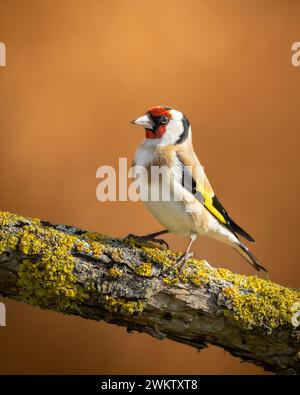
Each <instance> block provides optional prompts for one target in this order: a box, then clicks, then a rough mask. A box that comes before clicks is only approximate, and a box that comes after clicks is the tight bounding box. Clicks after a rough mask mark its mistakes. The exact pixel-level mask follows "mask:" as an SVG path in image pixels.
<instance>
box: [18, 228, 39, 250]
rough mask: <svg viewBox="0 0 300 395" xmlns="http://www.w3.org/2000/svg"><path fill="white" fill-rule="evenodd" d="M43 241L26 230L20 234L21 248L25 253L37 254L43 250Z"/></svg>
mask: <svg viewBox="0 0 300 395" xmlns="http://www.w3.org/2000/svg"><path fill="white" fill-rule="evenodd" d="M42 247H43V242H42V241H41V240H40V239H39V238H38V237H36V236H35V235H34V234H33V233H30V232H29V231H27V230H24V231H23V232H22V233H21V235H20V244H19V249H20V251H21V252H23V254H25V255H37V254H39V253H40V252H41V249H42Z"/></svg>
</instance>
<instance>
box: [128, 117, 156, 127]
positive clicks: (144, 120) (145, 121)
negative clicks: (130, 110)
mask: <svg viewBox="0 0 300 395" xmlns="http://www.w3.org/2000/svg"><path fill="white" fill-rule="evenodd" d="M131 123H133V124H134V125H140V126H143V127H144V128H145V129H153V122H152V120H151V118H150V117H149V115H147V114H146V115H143V116H142V117H139V118H136V119H134V120H133V121H131Z"/></svg>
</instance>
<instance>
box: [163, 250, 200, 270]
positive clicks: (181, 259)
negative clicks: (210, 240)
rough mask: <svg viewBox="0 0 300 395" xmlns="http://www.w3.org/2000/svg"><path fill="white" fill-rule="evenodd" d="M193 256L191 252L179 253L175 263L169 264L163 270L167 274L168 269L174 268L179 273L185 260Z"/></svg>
mask: <svg viewBox="0 0 300 395" xmlns="http://www.w3.org/2000/svg"><path fill="white" fill-rule="evenodd" d="M193 256H194V253H193V252H185V253H184V254H182V255H180V257H178V258H177V260H176V262H175V264H174V265H173V266H170V267H169V268H168V269H167V270H166V271H165V272H166V274H168V273H169V272H170V271H173V270H174V269H175V270H176V269H177V270H178V274H181V273H182V271H183V269H184V267H185V264H186V263H187V261H188V260H189V259H190V258H192V257H193Z"/></svg>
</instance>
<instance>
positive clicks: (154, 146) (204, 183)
mask: <svg viewBox="0 0 300 395" xmlns="http://www.w3.org/2000/svg"><path fill="white" fill-rule="evenodd" d="M132 123H133V124H135V125H140V126H142V127H143V128H144V129H145V132H146V138H145V140H144V141H143V142H142V143H141V144H140V145H139V147H138V149H137V151H136V153H135V158H134V162H133V165H134V166H142V167H143V168H146V169H147V177H146V178H145V177H144V179H141V187H143V183H144V186H145V187H153V186H154V187H157V188H160V190H161V189H162V188H163V187H164V186H167V187H169V189H170V191H171V194H172V197H170V199H163V198H162V196H161V193H160V195H159V198H158V199H157V198H156V199H151V196H152V195H150V193H148V195H147V198H144V199H142V200H143V203H144V204H145V205H146V207H147V208H148V210H149V211H150V212H151V214H152V215H153V216H154V217H155V218H156V219H157V220H158V222H160V224H161V225H162V226H163V227H164V228H165V230H162V231H160V232H156V233H152V234H150V235H147V236H143V237H142V238H143V239H146V240H152V241H153V240H156V241H158V242H160V243H161V244H162V243H165V242H164V241H163V240H160V239H155V238H156V237H157V236H160V235H162V234H165V233H168V232H170V233H174V234H177V235H181V236H187V237H189V244H188V247H187V249H186V251H185V253H184V254H183V255H182V256H181V257H180V258H179V259H178V263H179V264H180V267H181V269H182V267H183V266H184V264H185V262H186V260H187V259H188V258H189V257H190V256H191V254H190V248H191V245H192V243H193V241H194V240H195V239H196V238H197V237H198V236H209V237H212V238H214V239H217V240H219V241H221V242H223V243H225V244H228V245H230V246H232V247H233V248H234V249H235V250H237V251H238V252H239V253H240V254H241V255H242V256H243V257H244V258H245V259H246V260H247V261H248V262H249V263H250V264H251V265H252V266H253V267H254V268H255V269H256V270H264V271H267V270H266V269H265V268H264V267H263V266H261V264H260V263H259V262H258V260H257V259H256V258H255V256H254V255H253V254H252V252H251V251H250V250H249V248H248V247H247V246H246V245H245V244H243V243H242V242H241V241H240V239H239V236H242V237H243V238H245V239H246V240H248V241H252V242H253V241H254V239H253V238H252V237H251V236H250V235H249V234H248V233H247V232H246V231H245V230H243V229H242V228H241V227H240V226H239V225H237V224H236V223H235V222H234V221H233V219H232V218H231V217H230V216H229V214H228V212H227V211H226V210H225V209H224V207H223V206H222V204H221V203H220V201H219V200H218V198H217V197H216V195H215V193H214V191H213V189H212V187H211V185H210V183H209V181H208V178H207V177H206V175H205V173H204V170H203V167H202V166H201V164H200V162H199V160H198V158H197V156H196V154H195V152H194V149H193V143H192V130H191V126H190V123H189V121H188V119H187V118H186V117H185V116H184V114H183V113H182V112H180V111H177V110H174V109H171V108H170V107H164V106H157V107H153V108H151V109H150V110H148V111H147V112H146V114H145V115H143V116H141V117H139V118H136V119H135V120H134V121H132ZM155 166H156V167H157V168H158V169H161V168H163V167H166V168H167V169H169V170H170V174H169V176H167V177H165V178H164V179H162V177H160V178H158V179H156V181H153V180H152V179H151V169H152V168H153V167H155ZM154 182H156V183H157V185H153V183H154ZM146 184H147V185H146ZM163 184H165V185H163ZM165 244H166V243H165Z"/></svg>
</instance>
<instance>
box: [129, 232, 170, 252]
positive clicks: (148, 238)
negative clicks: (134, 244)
mask: <svg viewBox="0 0 300 395" xmlns="http://www.w3.org/2000/svg"><path fill="white" fill-rule="evenodd" d="M126 239H132V240H136V241H140V242H144V243H145V242H146V243H147V242H149V243H154V244H160V245H161V246H165V247H166V248H167V249H169V244H168V243H167V242H166V241H165V240H163V239H156V238H155V237H152V236H136V235H133V234H129V235H127V236H126V237H125V240H126Z"/></svg>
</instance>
